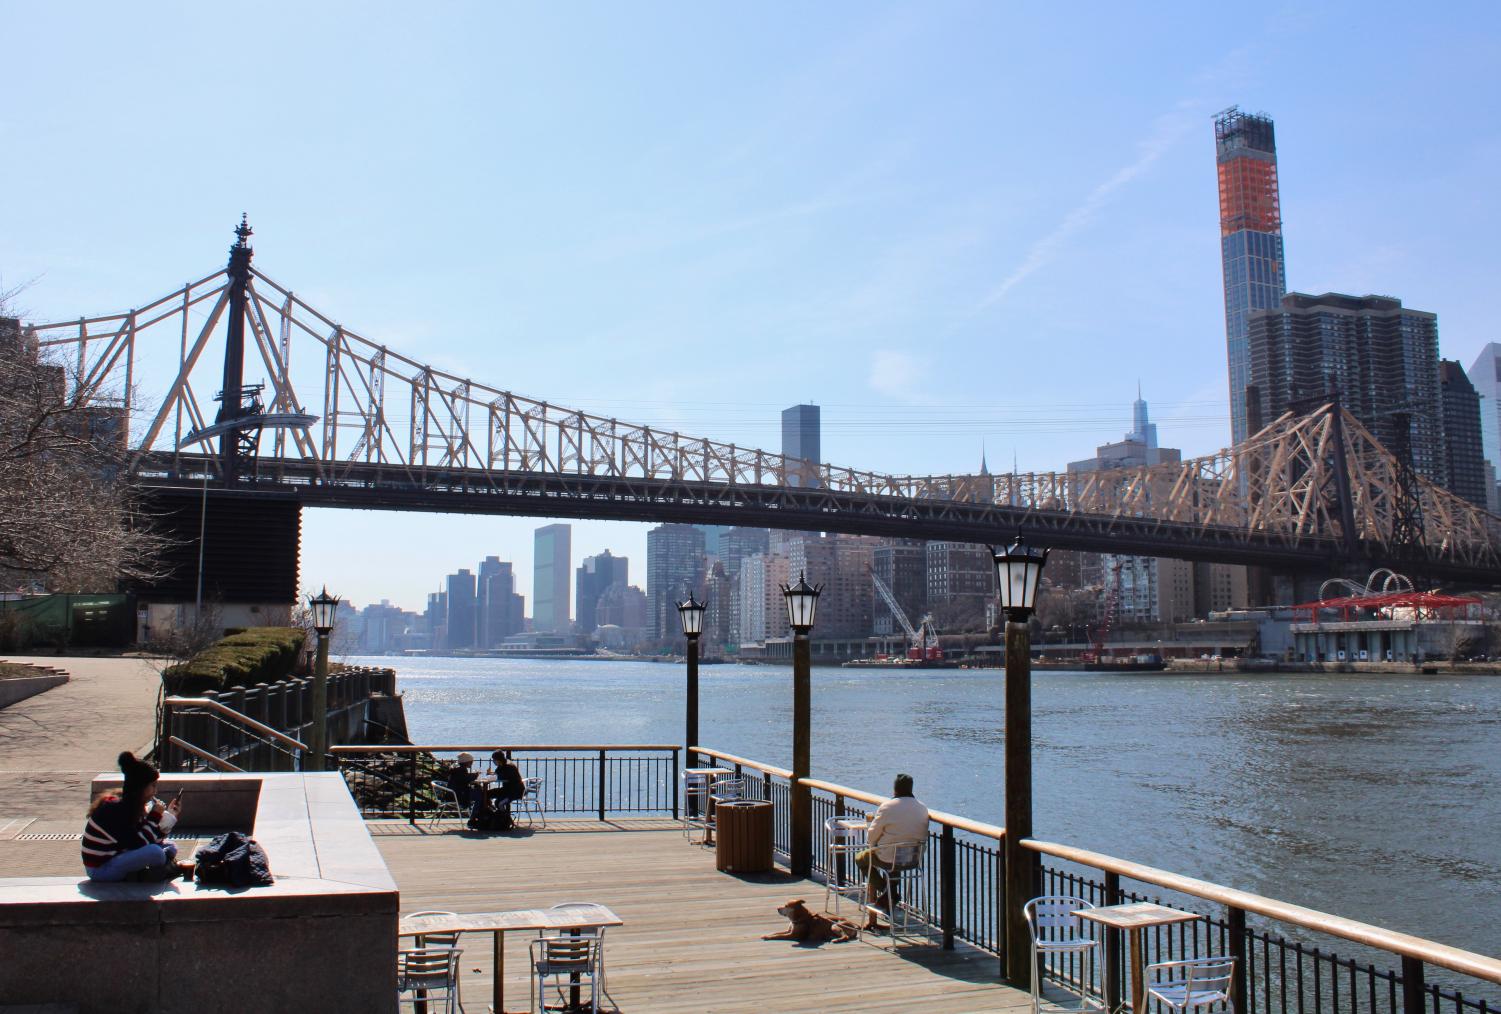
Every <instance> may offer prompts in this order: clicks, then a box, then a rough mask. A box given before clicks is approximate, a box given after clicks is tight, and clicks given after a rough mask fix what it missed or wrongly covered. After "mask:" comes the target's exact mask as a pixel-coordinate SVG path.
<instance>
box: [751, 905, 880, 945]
mask: <svg viewBox="0 0 1501 1014" xmlns="http://www.w3.org/2000/svg"><path fill="white" fill-rule="evenodd" d="M777 912H778V913H780V914H781V915H784V916H786V917H787V928H786V929H784V930H782V932H780V933H768V934H766V935H765V936H764V937H762V938H761V939H762V940H796V941H797V942H798V943H803V944H821V943H824V942H825V941H828V940H833V941H835V942H836V943H841V944H842V943H844V942H846V941H849V940H854V939H855V938H856V937H857V936H858V935H859V933H860V930H859V928H858V927H856V926H855V924H854V923H852V922H850V921H849V920H848V919H840V918H837V917H836V918H832V919H831V918H830V917H828V916H826V915H820V914H818V913H816V912H811V911H809V910H808V906H807V905H805V904H803V899H802V898H793V899H792V900H791V901H789V902H787V904H785V905H783V906H782V907H781V908H778V909H777Z"/></svg>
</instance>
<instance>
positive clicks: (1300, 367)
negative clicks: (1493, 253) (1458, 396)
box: [1247, 292, 1448, 486]
mask: <svg viewBox="0 0 1501 1014" xmlns="http://www.w3.org/2000/svg"><path fill="white" fill-rule="evenodd" d="M1247 344H1248V346H1249V350H1250V356H1251V386H1252V387H1254V388H1255V389H1256V390H1255V398H1256V400H1257V407H1258V414H1259V415H1261V417H1262V420H1263V421H1264V422H1266V423H1270V422H1271V421H1272V420H1274V419H1276V418H1277V417H1278V416H1279V415H1281V414H1282V413H1283V412H1285V411H1287V410H1288V409H1289V408H1294V407H1306V406H1308V405H1309V403H1310V402H1314V401H1317V400H1318V399H1322V398H1324V397H1327V396H1328V395H1329V393H1330V392H1331V390H1332V391H1334V392H1336V393H1338V394H1339V396H1340V404H1341V405H1342V406H1343V407H1344V408H1346V409H1348V410H1349V411H1350V412H1351V413H1352V414H1353V415H1354V416H1355V418H1357V419H1359V420H1360V423H1361V425H1363V426H1364V427H1365V428H1366V429H1368V430H1370V431H1371V432H1372V433H1373V434H1375V436H1376V439H1377V440H1379V441H1381V443H1382V445H1383V446H1385V447H1386V448H1387V449H1389V450H1392V449H1395V448H1397V447H1398V446H1399V438H1398V433H1397V427H1398V426H1399V425H1400V423H1401V420H1402V419H1403V418H1404V417H1405V418H1406V419H1407V421H1408V434H1407V435H1408V441H1409V443H1410V445H1411V447H1412V463H1413V467H1414V468H1415V469H1417V472H1418V474H1419V475H1421V476H1423V477H1424V478H1426V479H1429V480H1431V481H1433V482H1436V483H1438V484H1439V485H1440V486H1448V478H1447V473H1448V469H1447V467H1446V464H1445V459H1444V447H1443V441H1444V418H1443V407H1442V401H1441V400H1440V395H1439V382H1438V316H1437V315H1436V314H1432V313H1428V312H1425V311H1423V310H1413V309H1409V308H1407V307H1404V306H1403V305H1402V301H1401V300H1400V299H1394V298H1392V297H1391V296H1347V295H1341V294H1340V293H1337V292H1326V293H1324V294H1323V295H1322V296H1310V295H1306V294H1304V293H1301V292H1290V293H1288V294H1287V295H1286V296H1285V297H1283V299H1282V303H1281V305H1280V306H1279V307H1278V308H1277V309H1276V310H1258V311H1256V312H1254V313H1252V314H1251V316H1250V322H1249V329H1248V337H1247Z"/></svg>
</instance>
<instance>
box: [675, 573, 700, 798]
mask: <svg viewBox="0 0 1501 1014" xmlns="http://www.w3.org/2000/svg"><path fill="white" fill-rule="evenodd" d="M678 619H679V620H681V621H682V624H683V636H684V637H686V638H687V639H688V688H687V690H688V692H687V701H686V705H687V715H686V716H685V717H686V721H685V724H684V730H683V751H684V752H683V766H684V767H685V768H691V767H697V766H698V765H697V764H696V763H695V760H696V758H695V755H694V753H693V748H694V747H695V746H697V745H698V638H699V635H701V634H702V633H703V632H704V604H703V603H702V602H699V601H696V600H695V599H694V598H693V592H692V591H689V592H688V597H687V598H686V599H684V600H683V601H681V602H679V603H678Z"/></svg>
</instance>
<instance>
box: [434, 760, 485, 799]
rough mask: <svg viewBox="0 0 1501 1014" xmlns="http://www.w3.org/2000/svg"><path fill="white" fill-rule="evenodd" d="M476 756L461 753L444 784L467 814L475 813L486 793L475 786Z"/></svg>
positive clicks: (481, 788)
mask: <svg viewBox="0 0 1501 1014" xmlns="http://www.w3.org/2000/svg"><path fill="white" fill-rule="evenodd" d="M473 763H474V754H472V753H461V754H459V756H458V758H457V759H456V760H455V761H454V765H453V767H451V768H449V769H448V774H447V775H446V776H445V777H444V779H443V780H444V782H445V783H446V784H447V785H448V787H449V788H450V789H452V790H453V794H454V795H455V796H457V797H458V799H459V808H460V809H462V810H464V811H465V812H466V813H473V811H474V808H475V807H476V806H477V805H479V804H480V803H481V802H483V801H484V798H485V792H484V789H483V787H482V786H479V785H476V784H475V778H476V777H477V775H476V773H475V770H474V768H472V767H471V766H470V765H472V764H473Z"/></svg>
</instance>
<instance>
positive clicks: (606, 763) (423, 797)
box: [329, 743, 680, 823]
mask: <svg viewBox="0 0 1501 1014" xmlns="http://www.w3.org/2000/svg"><path fill="white" fill-rule="evenodd" d="M496 750H505V751H506V752H507V753H508V754H509V755H510V756H511V759H512V761H513V762H514V763H515V764H516V766H517V767H518V768H519V769H520V770H521V775H522V777H523V778H541V779H542V796H541V799H542V805H543V807H544V809H545V810H546V811H547V813H549V814H557V815H559V816H565V817H570V816H571V817H586V816H587V817H593V818H595V819H597V820H607V819H609V817H610V816H612V815H621V814H662V815H670V816H671V817H673V818H674V819H676V818H677V816H678V806H679V785H678V754H679V752H680V748H679V747H677V746H675V745H664V744H659V743H647V744H640V743H584V744H554V743H545V744H537V743H532V744H505V743H500V744H495V743H491V744H481V745H478V746H463V745H451V744H440V745H417V746H336V747H333V748H331V749H330V750H329V754H330V756H331V757H332V758H333V759H334V760H335V761H336V762H337V764H338V766H339V770H340V771H342V772H343V773H344V780H345V781H346V782H347V783H348V784H349V789H350V792H351V793H352V794H353V795H354V798H355V801H356V802H357V803H358V804H359V806H360V812H361V813H362V814H363V815H364V816H365V817H366V818H377V817H399V818H405V819H406V820H408V821H410V822H413V823H415V822H416V820H417V819H418V818H419V817H422V816H424V815H427V814H430V813H431V812H433V810H434V809H436V806H437V802H436V800H435V799H434V798H433V793H432V782H433V780H434V779H436V778H439V777H440V776H441V775H442V773H443V772H444V770H446V768H447V767H448V765H450V764H452V762H453V760H454V759H455V758H456V757H457V756H458V754H460V753H470V754H473V755H474V758H475V771H476V772H477V773H481V774H483V773H486V772H489V771H490V770H491V768H492V765H491V761H490V755H491V754H492V753H494V752H495V751H496Z"/></svg>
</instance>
